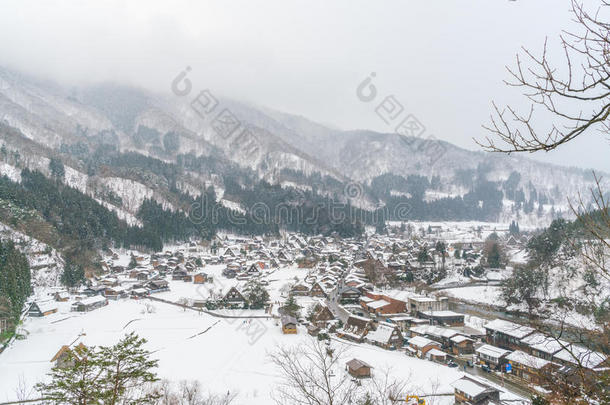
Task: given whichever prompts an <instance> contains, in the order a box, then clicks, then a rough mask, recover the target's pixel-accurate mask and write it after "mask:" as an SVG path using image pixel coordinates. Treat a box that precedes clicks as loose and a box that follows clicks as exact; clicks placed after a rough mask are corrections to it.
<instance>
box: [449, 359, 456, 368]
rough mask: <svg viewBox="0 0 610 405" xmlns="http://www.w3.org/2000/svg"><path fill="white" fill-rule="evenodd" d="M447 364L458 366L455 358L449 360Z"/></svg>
mask: <svg viewBox="0 0 610 405" xmlns="http://www.w3.org/2000/svg"><path fill="white" fill-rule="evenodd" d="M447 366H449V367H451V368H455V367H458V364H457V363H456V362H455V361H453V360H449V361H448V362H447Z"/></svg>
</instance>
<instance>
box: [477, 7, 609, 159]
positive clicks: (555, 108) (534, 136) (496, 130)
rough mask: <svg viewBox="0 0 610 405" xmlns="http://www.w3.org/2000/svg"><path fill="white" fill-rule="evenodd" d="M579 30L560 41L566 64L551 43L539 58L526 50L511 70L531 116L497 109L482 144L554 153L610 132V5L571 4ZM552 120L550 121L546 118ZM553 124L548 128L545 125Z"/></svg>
mask: <svg viewBox="0 0 610 405" xmlns="http://www.w3.org/2000/svg"><path fill="white" fill-rule="evenodd" d="M570 5H571V7H570V12H571V14H572V16H573V20H574V22H575V23H576V26H577V27H578V29H576V30H574V31H564V32H563V33H562V34H561V35H560V36H559V41H560V46H561V48H562V50H563V55H564V58H563V59H564V60H562V61H560V62H559V63H558V64H555V63H552V62H551V61H550V60H549V59H550V56H549V47H548V40H545V42H544V46H543V50H542V54H541V55H540V56H536V55H535V54H534V53H533V52H531V51H530V50H528V49H525V48H523V54H522V55H517V61H516V66H515V67H513V68H510V67H507V69H508V72H509V75H510V79H509V80H508V81H505V83H506V84H507V85H509V86H513V87H518V88H521V89H522V90H523V91H524V96H526V97H527V98H528V99H529V101H530V102H531V105H530V108H529V109H528V111H527V112H525V113H523V112H519V111H518V110H517V109H516V108H515V107H511V106H507V107H506V108H505V109H501V108H499V107H498V106H497V105H496V104H495V103H494V104H493V107H494V113H493V114H492V116H491V122H490V123H489V124H487V125H484V128H486V129H487V130H489V131H490V132H491V134H492V135H491V136H488V137H486V138H485V139H484V140H480V141H477V143H479V145H481V146H483V147H484V148H485V149H487V150H489V151H493V152H505V153H511V152H535V151H540V150H543V151H549V150H552V149H555V148H557V147H558V146H560V145H563V144H565V143H567V142H569V141H571V140H573V139H574V138H576V137H578V136H580V135H582V134H583V133H585V132H589V131H592V130H600V131H602V133H604V134H607V133H608V129H609V127H608V116H609V114H610V32H609V31H610V24H609V23H607V22H606V21H605V19H607V18H606V17H607V16H608V14H607V13H608V12H610V9H609V8H608V6H609V5H610V1H608V0H598V7H597V8H596V9H595V10H591V11H590V10H588V9H585V7H584V5H583V3H582V1H580V0H570ZM548 117H551V120H548V119H547V118H548ZM547 122H551V124H550V125H549V126H548V127H545V126H542V125H540V124H546V123H547Z"/></svg>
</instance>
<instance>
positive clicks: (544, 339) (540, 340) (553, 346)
mask: <svg viewBox="0 0 610 405" xmlns="http://www.w3.org/2000/svg"><path fill="white" fill-rule="evenodd" d="M521 343H524V344H526V345H528V346H529V347H531V348H532V349H536V350H538V351H541V352H544V353H549V354H555V353H557V352H558V351H560V350H561V349H563V348H564V347H567V346H568V345H569V343H568V342H565V341H563V340H561V339H556V338H553V337H550V336H546V335H544V334H542V333H534V334H532V335H529V336H526V337H525V338H523V339H521Z"/></svg>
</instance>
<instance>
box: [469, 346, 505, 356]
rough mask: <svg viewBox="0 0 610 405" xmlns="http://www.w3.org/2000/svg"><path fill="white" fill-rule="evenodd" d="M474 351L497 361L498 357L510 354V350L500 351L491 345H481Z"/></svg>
mask: <svg viewBox="0 0 610 405" xmlns="http://www.w3.org/2000/svg"><path fill="white" fill-rule="evenodd" d="M475 351H476V352H477V353H479V354H484V355H486V356H489V357H492V358H494V359H499V358H500V357H503V356H506V355H507V354H509V353H510V350H504V349H500V348H499V347H496V346H492V345H483V346H481V347H479V348H478V349H476V350H475Z"/></svg>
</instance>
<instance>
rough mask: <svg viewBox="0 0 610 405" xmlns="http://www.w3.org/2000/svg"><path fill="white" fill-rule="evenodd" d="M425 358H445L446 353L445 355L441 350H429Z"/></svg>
mask: <svg viewBox="0 0 610 405" xmlns="http://www.w3.org/2000/svg"><path fill="white" fill-rule="evenodd" d="M426 356H437V357H439V356H440V357H446V356H447V353H445V352H444V351H442V350H439V349H430V350H429V351H428V352H427V353H426Z"/></svg>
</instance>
